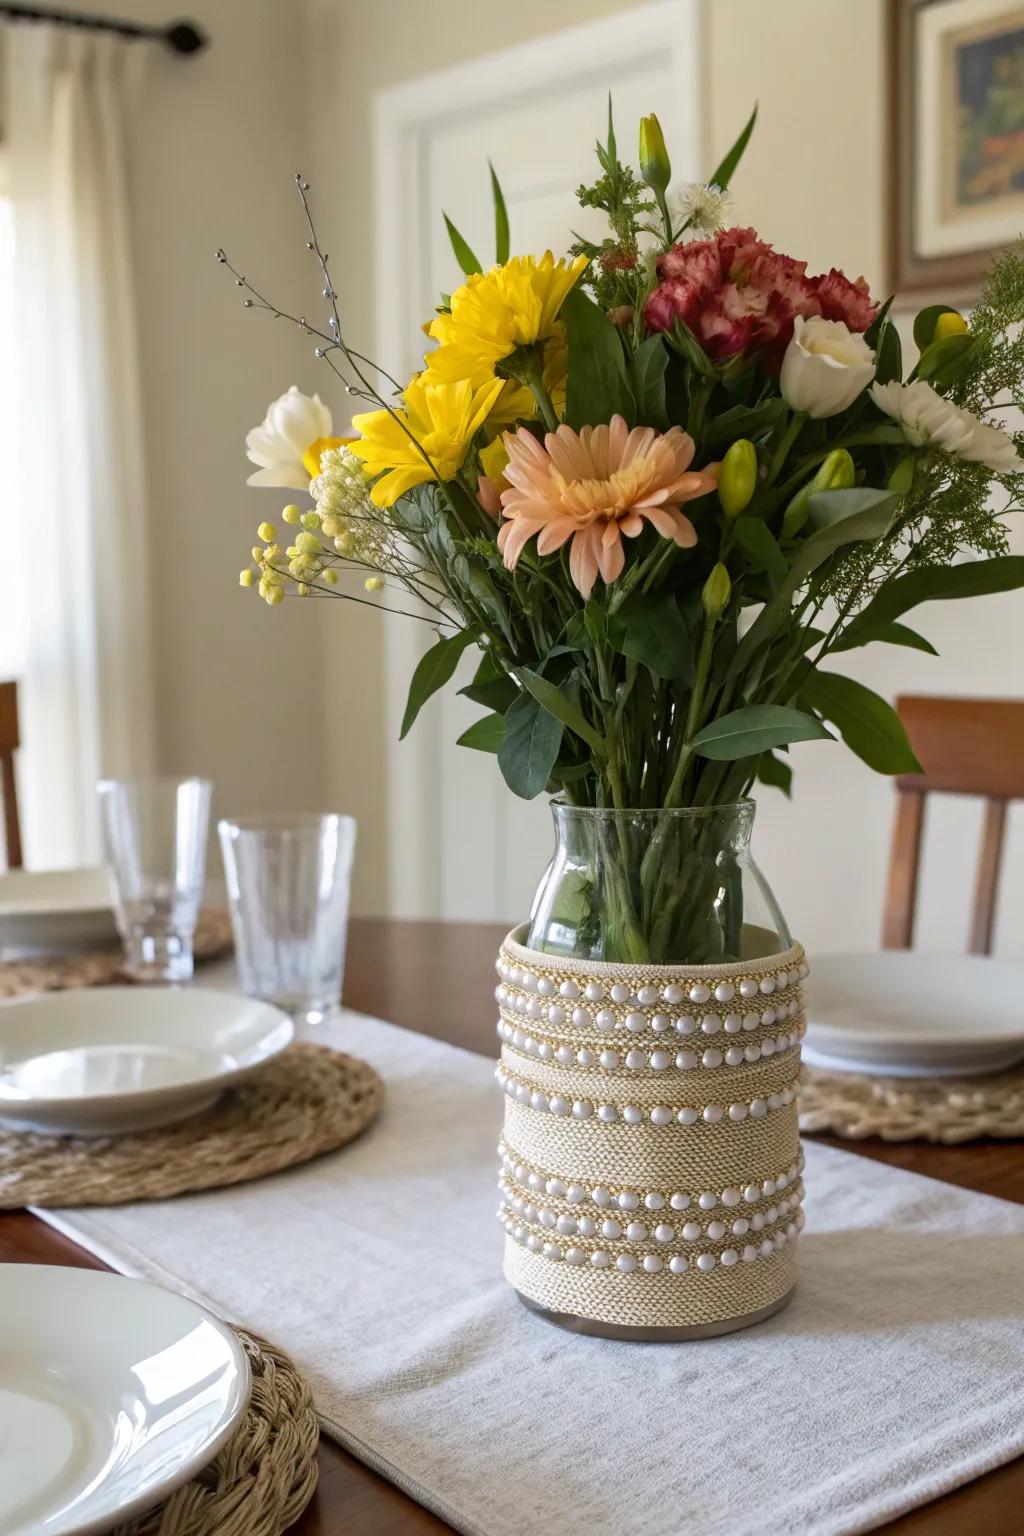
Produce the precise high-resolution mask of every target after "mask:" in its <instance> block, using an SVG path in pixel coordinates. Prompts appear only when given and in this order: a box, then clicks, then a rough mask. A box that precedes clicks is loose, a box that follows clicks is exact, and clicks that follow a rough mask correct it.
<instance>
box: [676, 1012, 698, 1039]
mask: <svg viewBox="0 0 1024 1536" xmlns="http://www.w3.org/2000/svg"><path fill="white" fill-rule="evenodd" d="M696 1028H697V1020H696V1019H695V1018H694V1016H693V1014H692V1013H684V1014H683V1016H682V1018H681V1019H676V1029H677V1030H678V1031H679V1033H680V1034H681V1035H692V1034H693V1033H694V1031H695V1030H696Z"/></svg>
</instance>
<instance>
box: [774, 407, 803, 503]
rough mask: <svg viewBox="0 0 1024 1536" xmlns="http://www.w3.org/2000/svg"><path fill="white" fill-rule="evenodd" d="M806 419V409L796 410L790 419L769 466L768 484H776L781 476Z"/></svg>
mask: <svg viewBox="0 0 1024 1536" xmlns="http://www.w3.org/2000/svg"><path fill="white" fill-rule="evenodd" d="M806 420H807V416H806V413H805V412H804V411H794V413H793V417H792V420H791V421H790V423H789V425H788V427H787V428H786V430H785V432H783V434H782V437H781V439H780V441H779V446H778V447H777V448H776V450H775V453H774V454H773V456H772V461H771V464H770V465H769V468H768V480H767V485H768V486H772V485H774V484H775V482H776V480H777V479H778V478H779V475H780V473H781V471H782V466H783V465H784V464H785V462H786V459H787V458H788V457H789V450H790V449H791V448H792V446H793V444H794V443H795V442H796V440H797V438H798V437H799V435H800V432H801V430H802V428H803V425H804V422H805V421H806Z"/></svg>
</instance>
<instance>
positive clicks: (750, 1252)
mask: <svg viewBox="0 0 1024 1536" xmlns="http://www.w3.org/2000/svg"><path fill="white" fill-rule="evenodd" d="M756 1258H757V1249H756V1248H755V1247H754V1246H753V1244H752V1243H748V1244H747V1246H746V1247H745V1248H744V1250H743V1262H744V1264H752V1263H753V1262H754V1260H755V1259H756Z"/></svg>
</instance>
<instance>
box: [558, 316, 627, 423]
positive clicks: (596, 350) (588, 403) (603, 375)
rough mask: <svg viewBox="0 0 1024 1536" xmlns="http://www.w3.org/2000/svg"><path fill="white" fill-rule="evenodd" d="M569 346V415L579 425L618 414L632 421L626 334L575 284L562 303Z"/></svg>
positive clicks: (568, 421) (567, 406)
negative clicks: (624, 344) (623, 345)
mask: <svg viewBox="0 0 1024 1536" xmlns="http://www.w3.org/2000/svg"><path fill="white" fill-rule="evenodd" d="M561 317H562V319H563V320H564V321H565V332H566V339H567V341H568V347H569V377H568V385H567V389H566V399H565V420H566V422H567V423H568V425H569V426H570V427H574V428H575V429H576V430H577V431H578V430H579V428H580V427H586V426H593V425H594V424H595V423H597V422H601V421H610V420H611V418H612V416H614V415H615V414H616V413H618V414H619V415H621V416H624V417H625V418H626V421H627V422H628V423H630V424H631V425H632V423H633V422H634V421H635V420H636V403H635V401H634V399H633V393H632V391H631V389H630V387H629V377H628V375H627V372H626V355H625V353H624V352H623V349H622V339H621V337H620V336H619V333H618V331H617V330H616V328H615V326H614V325H613V324H612V322H611V321H610V320H609V319H608V316H607V315H606V314H605V312H604V310H603V309H601V308H599V306H598V305H597V304H595V303H594V302H593V300H592V299H588V298H587V295H586V294H585V293H584V292H583V290H582V288H573V289H572V291H571V292H570V293H569V295H568V296H567V298H566V300H565V303H564V304H563V305H562V309H561Z"/></svg>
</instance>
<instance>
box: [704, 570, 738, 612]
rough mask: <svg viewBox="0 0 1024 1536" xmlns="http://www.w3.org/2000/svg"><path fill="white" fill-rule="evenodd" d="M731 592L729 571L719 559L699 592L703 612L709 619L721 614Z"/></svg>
mask: <svg viewBox="0 0 1024 1536" xmlns="http://www.w3.org/2000/svg"><path fill="white" fill-rule="evenodd" d="M731 592H732V582H731V581H730V580H729V572H728V571H727V570H726V568H725V566H724V565H723V564H722V562H721V560H719V562H718V564H717V565H716V566H714V567H713V568H712V571H711V575H710V576H709V577H708V579H707V581H706V582H705V583H704V591H703V592H702V594H701V601H702V602H703V604H704V612H705V613H706V614H707V616H708V618H709V619H717V618H719V617H720V616H721V614H722V613H723V611H724V609H725V605H726V603H727V602H728V601H729V594H730V593H731Z"/></svg>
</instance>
